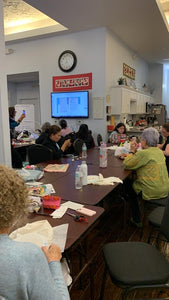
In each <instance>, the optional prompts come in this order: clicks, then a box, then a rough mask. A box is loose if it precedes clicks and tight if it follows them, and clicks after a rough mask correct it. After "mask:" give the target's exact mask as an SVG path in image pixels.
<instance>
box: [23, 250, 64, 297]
mask: <svg viewBox="0 0 169 300" xmlns="http://www.w3.org/2000/svg"><path fill="white" fill-rule="evenodd" d="M37 250H38V253H32V255H34V256H33V260H34V265H32V266H31V273H32V274H31V273H29V279H30V282H29V284H28V293H29V299H30V300H35V299H43V300H70V297H69V293H68V289H67V286H66V284H65V280H64V278H63V274H62V269H61V265H60V259H61V253H60V249H59V247H58V246H56V245H50V246H49V248H47V247H42V251H43V252H42V251H41V250H40V249H37ZM39 250H40V251H39ZM35 254H36V255H35ZM45 256H46V258H45ZM29 285H30V286H29Z"/></svg>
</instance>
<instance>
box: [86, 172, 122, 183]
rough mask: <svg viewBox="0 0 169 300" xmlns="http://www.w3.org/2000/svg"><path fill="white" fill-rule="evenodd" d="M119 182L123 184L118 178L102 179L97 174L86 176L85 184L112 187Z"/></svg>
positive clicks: (101, 176) (100, 175)
mask: <svg viewBox="0 0 169 300" xmlns="http://www.w3.org/2000/svg"><path fill="white" fill-rule="evenodd" d="M116 182H119V183H123V181H122V180H121V179H120V178H118V177H107V178H104V177H103V175H102V174H100V173H99V176H97V175H88V176H87V183H88V184H96V185H114V183H116Z"/></svg>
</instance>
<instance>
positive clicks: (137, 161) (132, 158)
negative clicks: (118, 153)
mask: <svg viewBox="0 0 169 300" xmlns="http://www.w3.org/2000/svg"><path fill="white" fill-rule="evenodd" d="M146 154H147V153H146V150H140V151H138V152H136V153H135V154H134V153H132V152H130V154H129V155H128V156H127V157H126V158H125V159H124V161H123V166H124V168H125V169H128V170H137V169H138V168H140V167H143V166H144V165H146V164H147V161H148V160H149V157H148V155H146Z"/></svg>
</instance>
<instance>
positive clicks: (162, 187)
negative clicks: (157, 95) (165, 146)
mask: <svg viewBox="0 0 169 300" xmlns="http://www.w3.org/2000/svg"><path fill="white" fill-rule="evenodd" d="M158 141H159V133H158V131H157V130H156V129H155V128H153V127H149V128H147V129H145V130H144V131H143V133H142V136H141V146H142V150H140V151H138V152H137V143H136V141H133V142H132V143H131V152H130V154H128V156H127V157H126V158H125V159H124V162H123V166H124V168H125V169H128V170H135V171H136V179H135V180H134V181H133V182H126V186H127V188H126V190H127V193H128V194H129V196H130V200H131V208H132V219H131V221H132V223H134V224H135V225H136V226H138V227H141V223H140V210H139V206H138V201H137V200H138V196H141V197H142V198H143V199H144V200H147V201H148V200H151V199H160V198H165V197H167V196H168V193H169V178H168V173H167V168H166V164H165V157H164V155H163V153H162V151H161V150H160V149H159V148H158V147H157V144H158Z"/></svg>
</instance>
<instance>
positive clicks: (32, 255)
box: [13, 241, 44, 262]
mask: <svg viewBox="0 0 169 300" xmlns="http://www.w3.org/2000/svg"><path fill="white" fill-rule="evenodd" d="M13 242H14V248H15V250H16V252H17V253H18V255H19V256H20V257H24V259H25V261H26V260H30V261H35V262H36V261H38V260H41V259H43V258H44V254H43V252H42V250H41V248H40V247H38V246H37V245H35V244H33V243H30V242H29V243H28V242H17V241H16V242H15V241H13Z"/></svg>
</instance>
